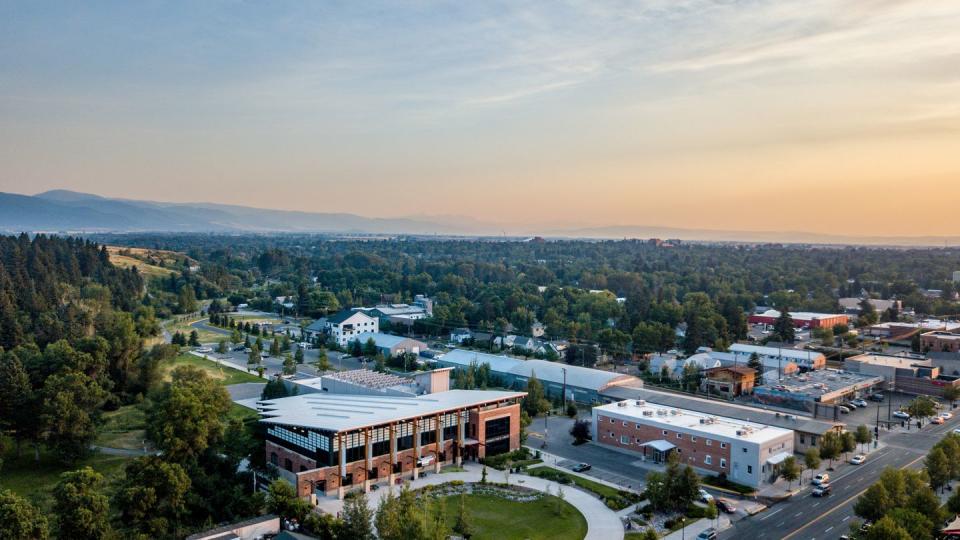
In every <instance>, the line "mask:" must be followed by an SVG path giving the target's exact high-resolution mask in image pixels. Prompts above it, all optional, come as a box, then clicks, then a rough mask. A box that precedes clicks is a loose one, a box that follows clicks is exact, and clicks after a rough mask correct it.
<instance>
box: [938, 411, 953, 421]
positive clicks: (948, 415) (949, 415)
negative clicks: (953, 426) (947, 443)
mask: <svg viewBox="0 0 960 540" xmlns="http://www.w3.org/2000/svg"><path fill="white" fill-rule="evenodd" d="M940 418H943V419H944V420H949V419H951V418H953V413H950V412H942V413H940Z"/></svg>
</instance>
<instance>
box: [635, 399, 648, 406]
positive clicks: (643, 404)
mask: <svg viewBox="0 0 960 540" xmlns="http://www.w3.org/2000/svg"><path fill="white" fill-rule="evenodd" d="M646 404H647V402H646V401H645V400H643V399H638V400H637V407H643V406H645V405H646Z"/></svg>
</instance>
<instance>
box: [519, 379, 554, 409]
mask: <svg viewBox="0 0 960 540" xmlns="http://www.w3.org/2000/svg"><path fill="white" fill-rule="evenodd" d="M523 409H524V410H525V411H527V414H529V415H530V416H536V415H538V414H540V413H545V412H547V411H548V410H550V402H549V401H547V399H546V397H545V396H544V392H543V385H542V384H540V380H539V379H537V374H536V373H535V372H531V373H530V379H529V380H527V396H526V397H525V398H523Z"/></svg>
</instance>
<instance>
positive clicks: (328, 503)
mask: <svg viewBox="0 0 960 540" xmlns="http://www.w3.org/2000/svg"><path fill="white" fill-rule="evenodd" d="M463 468H464V469H465V470H464V472H457V473H441V474H430V475H429V476H427V477H426V478H418V479H417V480H414V481H412V482H410V487H411V488H412V489H418V488H422V487H424V486H428V485H436V484H443V483H446V482H452V481H454V480H462V481H464V482H474V483H475V482H479V481H480V478H481V476H482V474H483V472H482V471H483V467H482V466H481V465H478V464H475V463H468V464H465V465H464V467H463ZM487 479H488V481H490V482H501V481H502V480H503V477H502V474H501V472H500V471H497V470H491V469H487ZM510 483H511V484H513V485H518V486H523V487H528V488H531V489H535V490H537V491H547V490H548V489H549V491H550V493H553V494H556V493H557V490H558V489H559V488H561V487H562V488H563V494H564V500H566V501H567V502H568V503H570V504H571V505H573V506H574V508H576V509H577V510H578V511H579V512H580V513H581V514H583V517H584V519H586V520H587V536H586V537H585V540H623V524H622V523H621V521H620V518H619V517H617V514H615V513H614V512H613V510H610V509H609V508H607V506H606V505H605V504H603V502H602V501H600V499H597V498H596V497H594V496H593V495H591V494H590V493H587V492H586V491H582V490H580V489H578V488H576V487H575V486H573V485H565V486H561V485H560V484H558V483H556V482H551V481H549V480H544V479H542V478H536V477H533V476H528V475H526V474H511V475H510ZM388 492H389V488H387V487H381V488H380V489H378V490H377V491H371V492H370V493H368V494H367V501H368V502H369V503H370V507H371V508H373V509H376V508H377V506H378V505H379V504H380V500H381V499H382V498H383V497H384V496H385V494H386V493H388ZM317 507H318V508H319V509H320V510H323V511H324V512H327V513H329V514H333V515H337V514H338V513H339V512H340V511H341V510H343V501H341V500H339V499H335V498H332V497H323V498H321V499H320V500H319V501H318V504H317Z"/></svg>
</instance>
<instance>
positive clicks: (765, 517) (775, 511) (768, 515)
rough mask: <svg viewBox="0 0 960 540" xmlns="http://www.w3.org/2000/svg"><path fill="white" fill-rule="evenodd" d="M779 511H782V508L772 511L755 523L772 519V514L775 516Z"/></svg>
mask: <svg viewBox="0 0 960 540" xmlns="http://www.w3.org/2000/svg"><path fill="white" fill-rule="evenodd" d="M781 510H783V508H779V509H777V510H774V511H773V512H770V513H769V514H767V515H765V516H763V517H762V518H760V519H759V520H757V521H763V520H765V519H767V518H769V517H773V515H774V514H776V513H777V512H780V511H781Z"/></svg>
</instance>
